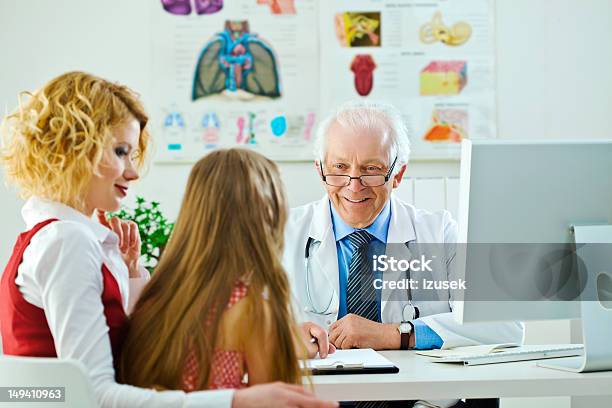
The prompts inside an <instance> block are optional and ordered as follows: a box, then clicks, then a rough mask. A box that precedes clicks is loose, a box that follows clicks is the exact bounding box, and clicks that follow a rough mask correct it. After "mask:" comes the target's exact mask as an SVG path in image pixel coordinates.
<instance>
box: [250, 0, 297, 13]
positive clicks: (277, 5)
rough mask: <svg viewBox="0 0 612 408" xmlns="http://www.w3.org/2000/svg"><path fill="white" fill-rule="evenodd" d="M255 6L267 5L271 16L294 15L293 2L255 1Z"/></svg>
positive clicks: (291, 0)
mask: <svg viewBox="0 0 612 408" xmlns="http://www.w3.org/2000/svg"><path fill="white" fill-rule="evenodd" d="M257 4H268V5H269V6H270V11H271V12H272V14H295V0H257Z"/></svg>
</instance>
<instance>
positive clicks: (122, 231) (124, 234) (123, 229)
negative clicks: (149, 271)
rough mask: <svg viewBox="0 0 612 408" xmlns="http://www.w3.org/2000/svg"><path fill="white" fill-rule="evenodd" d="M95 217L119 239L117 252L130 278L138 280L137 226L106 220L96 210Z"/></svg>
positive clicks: (116, 219)
mask: <svg viewBox="0 0 612 408" xmlns="http://www.w3.org/2000/svg"><path fill="white" fill-rule="evenodd" d="M96 215H97V217H98V221H99V222H100V224H102V225H104V226H105V227H107V228H109V229H110V230H112V231H113V232H114V233H115V234H117V236H118V237H119V250H120V251H121V257H122V258H123V261H124V262H125V264H126V265H127V267H128V270H129V272H130V278H140V270H139V269H138V259H139V258H140V246H141V241H140V234H139V233H138V225H136V223H135V222H134V221H125V220H121V219H119V218H117V217H113V218H111V219H110V220H108V219H106V215H105V214H104V211H102V210H96Z"/></svg>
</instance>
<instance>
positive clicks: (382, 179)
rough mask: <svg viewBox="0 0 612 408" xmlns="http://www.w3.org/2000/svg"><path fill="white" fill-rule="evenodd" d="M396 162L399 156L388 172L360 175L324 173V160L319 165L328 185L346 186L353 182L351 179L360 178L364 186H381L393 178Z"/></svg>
mask: <svg viewBox="0 0 612 408" xmlns="http://www.w3.org/2000/svg"><path fill="white" fill-rule="evenodd" d="M395 162H397V156H396V157H395V160H393V163H392V164H391V167H390V168H389V171H388V172H387V174H364V175H362V176H359V177H351V176H349V175H345V174H323V164H322V161H319V167H321V176H322V177H321V178H322V179H323V181H324V182H325V184H327V185H328V186H332V187H346V186H348V185H349V184H351V180H359V182H360V183H361V185H362V186H364V187H380V186H382V185H384V184H386V183H387V181H389V178H391V173H392V172H393V168H394V167H395Z"/></svg>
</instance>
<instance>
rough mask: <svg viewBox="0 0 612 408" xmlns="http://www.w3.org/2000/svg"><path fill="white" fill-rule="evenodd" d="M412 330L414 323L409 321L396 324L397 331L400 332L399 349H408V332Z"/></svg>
mask: <svg viewBox="0 0 612 408" xmlns="http://www.w3.org/2000/svg"><path fill="white" fill-rule="evenodd" d="M413 330H414V325H413V324H412V322H411V321H406V322H401V323H400V324H399V326H397V331H398V332H399V333H400V350H409V349H410V333H412V331H413Z"/></svg>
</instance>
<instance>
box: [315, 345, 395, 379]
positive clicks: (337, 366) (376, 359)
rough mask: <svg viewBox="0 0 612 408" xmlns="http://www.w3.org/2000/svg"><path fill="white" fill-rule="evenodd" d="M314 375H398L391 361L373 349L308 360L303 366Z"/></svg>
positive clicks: (341, 352)
mask: <svg viewBox="0 0 612 408" xmlns="http://www.w3.org/2000/svg"><path fill="white" fill-rule="evenodd" d="M303 365H304V366H305V368H307V369H308V370H309V371H310V373H311V374H312V375H334V374H335V375H344V374H396V373H398V372H399V368H397V367H396V366H395V365H394V364H393V363H392V362H391V361H389V360H388V359H386V358H385V357H383V356H382V355H381V354H379V353H377V352H376V351H374V350H372V349H352V350H336V352H335V353H334V354H330V355H329V356H328V357H327V358H324V359H320V358H315V359H311V360H307V361H306V362H305V364H303Z"/></svg>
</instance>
